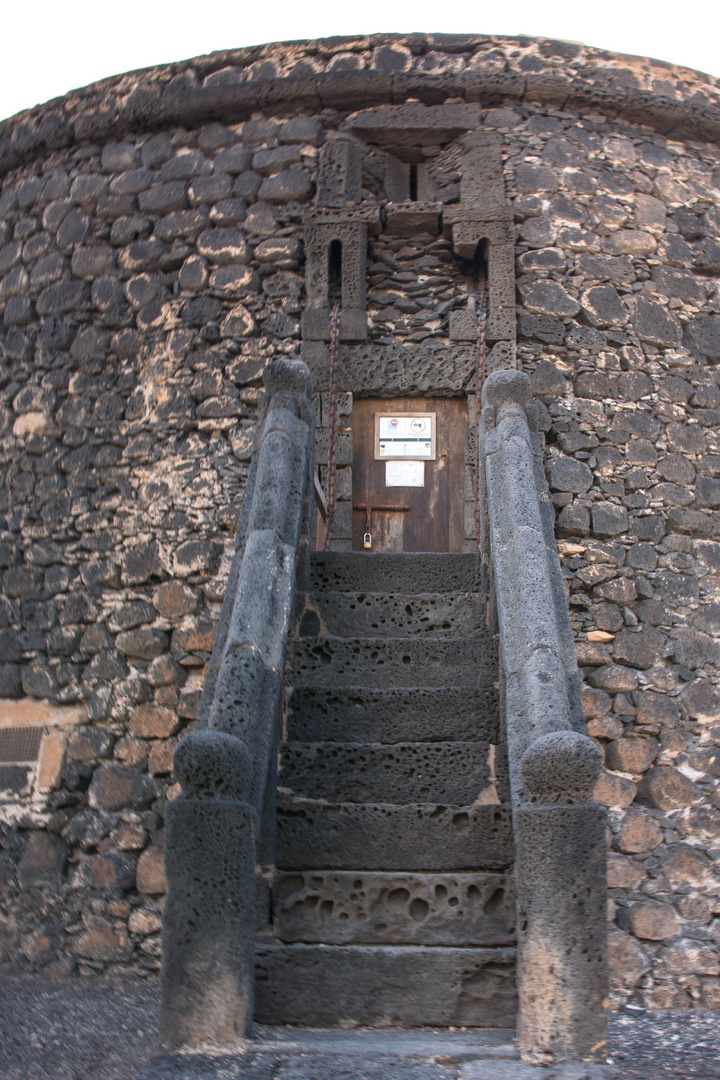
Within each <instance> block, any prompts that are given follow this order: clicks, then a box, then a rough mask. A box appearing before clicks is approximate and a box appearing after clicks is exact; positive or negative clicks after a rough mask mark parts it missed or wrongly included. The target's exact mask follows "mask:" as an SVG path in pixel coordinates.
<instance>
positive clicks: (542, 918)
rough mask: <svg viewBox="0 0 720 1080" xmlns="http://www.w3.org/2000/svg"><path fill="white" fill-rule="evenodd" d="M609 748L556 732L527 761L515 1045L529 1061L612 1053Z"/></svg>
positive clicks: (517, 816) (519, 836)
mask: <svg viewBox="0 0 720 1080" xmlns="http://www.w3.org/2000/svg"><path fill="white" fill-rule="evenodd" d="M601 764H602V754H601V752H600V750H599V749H598V748H597V746H595V744H594V743H593V742H592V740H591V739H589V738H588V737H587V736H586V735H581V734H578V733H577V732H574V731H555V732H552V733H550V734H548V735H543V736H541V737H540V738H539V739H536V740H535V742H533V743H531V745H530V746H529V747H528V749H527V750H526V751H525V755H524V757H523V759H522V766H521V768H522V778H523V780H524V782H525V790H526V793H527V798H528V801H527V802H525V803H523V804H522V805H520V806H518V807H516V808H515V811H514V826H515V861H516V868H517V871H516V872H517V883H516V884H517V918H518V954H519V955H518V992H519V997H520V1009H519V1016H518V1041H519V1043H520V1050H521V1053H522V1054H523V1057H524V1058H525V1059H526V1060H534V1061H537V1062H547V1061H552V1060H560V1061H562V1060H572V1059H573V1058H585V1059H595V1060H598V1061H604V1060H605V1056H606V1054H607V1016H606V1013H605V1009H606V1008H607V1002H606V996H607V959H606V953H607V926H606V919H607V915H606V910H605V909H606V903H607V901H606V897H607V880H606V873H605V858H606V842H605V811H604V810H603V808H602V807H601V806H598V804H597V803H596V802H594V801H593V794H592V793H593V788H594V787H595V784H596V782H597V778H598V775H599V773H600V766H601Z"/></svg>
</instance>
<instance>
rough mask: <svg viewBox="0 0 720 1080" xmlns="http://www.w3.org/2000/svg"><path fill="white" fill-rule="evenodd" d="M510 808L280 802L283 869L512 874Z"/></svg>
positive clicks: (282, 798) (279, 853)
mask: <svg viewBox="0 0 720 1080" xmlns="http://www.w3.org/2000/svg"><path fill="white" fill-rule="evenodd" d="M512 861H513V851H512V830H511V822H510V808H509V807H508V806H500V805H498V804H495V805H491V804H488V805H486V806H439V805H437V804H435V803H416V804H408V805H405V806H394V805H391V804H388V803H345V802H337V803H326V802H320V801H319V800H315V799H298V798H293V797H289V796H287V795H285V794H283V793H280V794H279V797H278V808H277V857H276V865H277V866H278V867H279V868H280V869H282V870H312V869H314V868H315V867H326V868H327V869H329V870H355V869H363V870H390V871H396V870H397V871H400V870H410V871H427V872H433V871H450V872H455V873H459V872H463V871H465V872H470V871H477V870H506V869H507V868H508V867H509V866H510V865H511V864H512Z"/></svg>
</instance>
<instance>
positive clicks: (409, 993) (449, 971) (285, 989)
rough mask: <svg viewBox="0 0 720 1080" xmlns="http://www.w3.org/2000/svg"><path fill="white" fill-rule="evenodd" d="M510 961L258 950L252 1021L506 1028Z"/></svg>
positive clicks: (356, 950) (365, 951)
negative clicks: (349, 972) (400, 991)
mask: <svg viewBox="0 0 720 1080" xmlns="http://www.w3.org/2000/svg"><path fill="white" fill-rule="evenodd" d="M513 959H514V954H513V950H511V949H506V950H499V949H497V950H493V949H442V948H434V949H432V948H430V949H428V948H422V947H420V946H401V947H399V946H363V945H350V946H344V947H339V946H332V945H326V946H322V945H286V946H271V947H263V948H261V949H260V950H259V951H258V958H257V964H256V1005H255V1017H256V1019H257V1020H258V1022H259V1023H264V1024H275V1023H279V1022H280V1023H288V1022H289V1023H294V1024H303V1025H306V1026H311V1027H338V1026H339V1027H343V1028H347V1027H356V1026H364V1027H424V1026H428V1025H429V1026H436V1025H437V1026H442V1027H445V1026H447V1025H457V1026H459V1027H511V1026H512V1025H513V1023H514V1020H515V1007H516V1005H515V980H514V966H513ZM348 964H349V965H350V970H351V971H352V972H353V977H352V978H351V979H348V977H347V971H348ZM397 986H402V987H403V988H404V992H403V993H402V994H398V993H397V992H396V989H395V988H396V987H397Z"/></svg>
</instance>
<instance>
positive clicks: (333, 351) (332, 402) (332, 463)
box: [323, 304, 341, 551]
mask: <svg viewBox="0 0 720 1080" xmlns="http://www.w3.org/2000/svg"><path fill="white" fill-rule="evenodd" d="M340 310H341V309H340V304H335V305H334V307H333V309H332V311H331V312H330V388H329V393H328V399H329V400H328V407H329V416H328V471H327V492H326V494H327V520H326V522H325V542H324V544H323V549H324V550H325V551H329V550H330V541H331V540H332V532H333V525H334V524H335V507H336V505H337V494H336V480H337V431H338V388H337V386H338V352H339V347H340Z"/></svg>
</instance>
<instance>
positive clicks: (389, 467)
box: [385, 461, 425, 487]
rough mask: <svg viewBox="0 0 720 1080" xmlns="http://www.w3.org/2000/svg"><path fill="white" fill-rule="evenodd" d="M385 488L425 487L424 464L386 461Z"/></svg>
mask: <svg viewBox="0 0 720 1080" xmlns="http://www.w3.org/2000/svg"><path fill="white" fill-rule="evenodd" d="M385 487H425V462H424V461H386V462H385Z"/></svg>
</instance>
